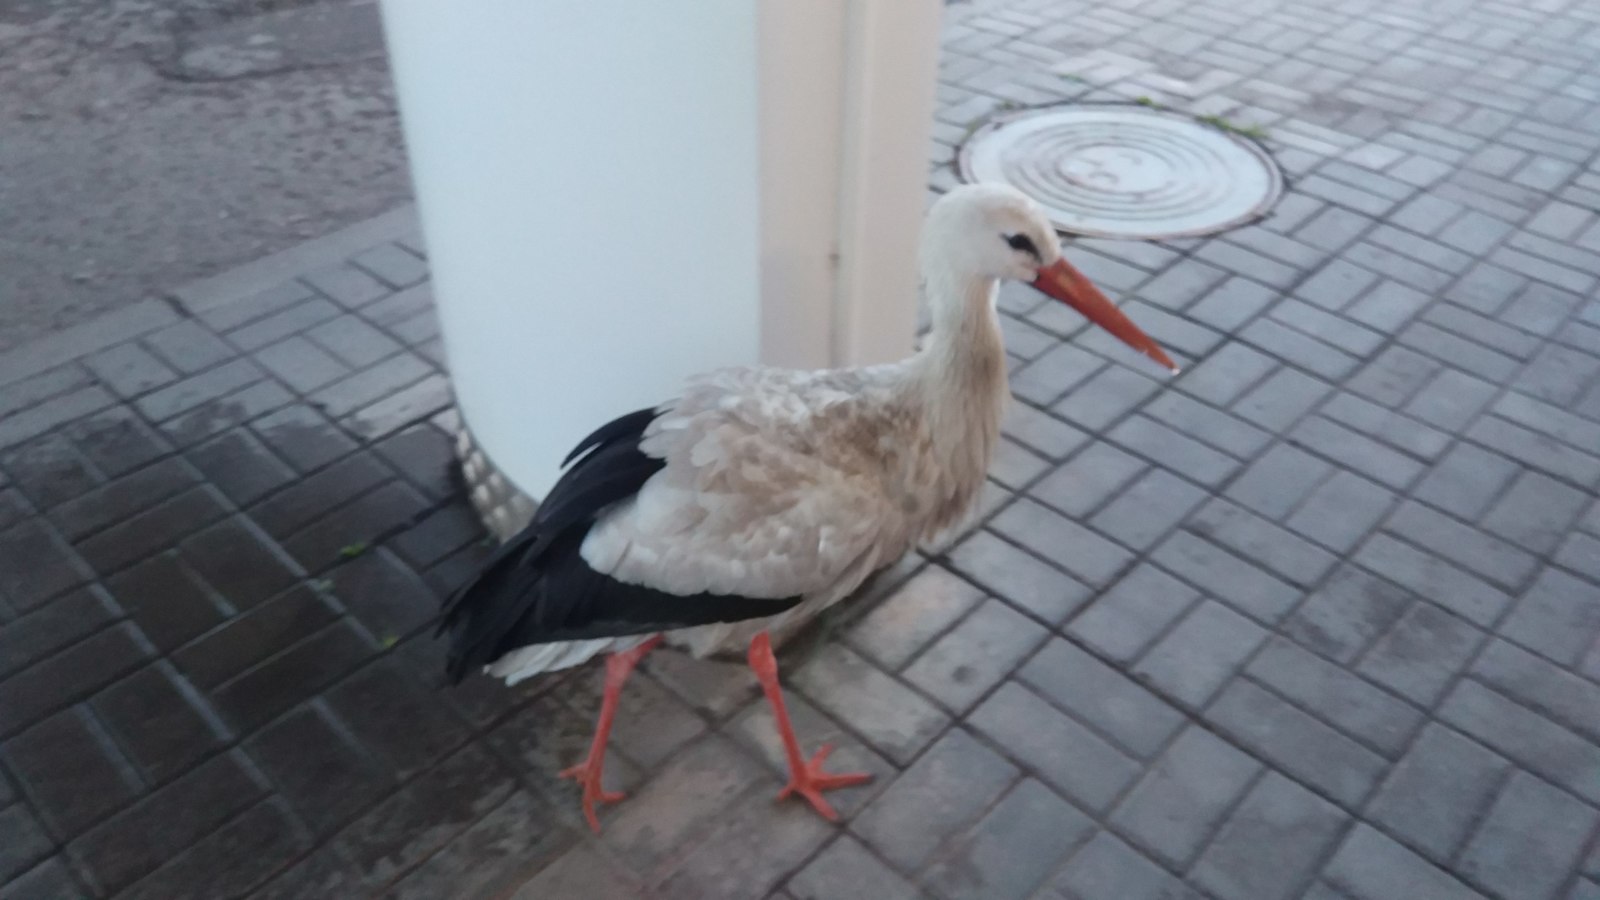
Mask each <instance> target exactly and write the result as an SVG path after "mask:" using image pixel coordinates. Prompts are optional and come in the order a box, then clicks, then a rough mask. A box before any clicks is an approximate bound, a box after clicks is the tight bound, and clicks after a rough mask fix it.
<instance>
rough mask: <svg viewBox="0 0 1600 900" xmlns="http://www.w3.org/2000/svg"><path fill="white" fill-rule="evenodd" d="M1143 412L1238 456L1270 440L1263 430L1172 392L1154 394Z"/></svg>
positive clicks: (1251, 451)
mask: <svg viewBox="0 0 1600 900" xmlns="http://www.w3.org/2000/svg"><path fill="white" fill-rule="evenodd" d="M1143 412H1144V413H1145V414H1146V415H1148V416H1150V417H1152V418H1154V419H1157V420H1159V421H1161V422H1163V423H1165V424H1167V425H1170V426H1171V427H1173V428H1176V429H1177V430H1179V431H1181V432H1183V433H1184V434H1187V435H1189V436H1190V437H1193V438H1196V439H1198V440H1200V441H1204V442H1205V443H1207V444H1210V445H1211V446H1213V447H1216V448H1217V449H1219V450H1222V451H1224V452H1226V453H1229V454H1232V455H1233V456H1236V457H1239V458H1240V459H1245V458H1248V457H1250V456H1254V455H1255V454H1256V453H1257V452H1258V451H1259V450H1260V449H1261V448H1262V447H1264V446H1266V445H1267V443H1268V442H1269V441H1270V440H1271V436H1270V435H1268V434H1267V433H1266V432H1265V431H1262V430H1261V429H1259V428H1256V427H1255V426H1253V425H1248V424H1246V423H1244V422H1243V421H1241V420H1239V419H1236V418H1234V417H1233V416H1230V415H1228V414H1227V413H1225V412H1223V411H1222V410H1220V409H1216V408H1215V407H1212V406H1207V405H1206V404H1204V403H1201V402H1199V401H1197V400H1191V399H1189V398H1188V397H1186V396H1184V395H1183V394H1180V393H1176V392H1173V391H1166V392H1163V393H1161V394H1159V395H1157V396H1156V397H1155V398H1154V399H1152V400H1151V401H1150V402H1149V403H1147V404H1145V407H1144V409H1143Z"/></svg>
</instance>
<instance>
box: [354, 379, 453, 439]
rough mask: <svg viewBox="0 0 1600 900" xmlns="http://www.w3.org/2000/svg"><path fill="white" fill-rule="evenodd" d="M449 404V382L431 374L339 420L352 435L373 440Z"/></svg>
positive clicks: (430, 414)
mask: <svg viewBox="0 0 1600 900" xmlns="http://www.w3.org/2000/svg"><path fill="white" fill-rule="evenodd" d="M450 403H451V392H450V383H449V381H448V380H447V379H446V378H445V377H444V376H443V375H441V374H439V373H434V374H431V375H429V376H427V377H425V378H423V379H422V380H421V381H418V382H416V383H415V384H412V385H411V386H409V387H406V388H402V389H401V390H399V391H396V392H394V393H393V394H390V395H388V396H387V397H384V398H383V399H381V400H378V401H376V402H374V403H371V404H369V405H367V406H364V407H362V408H361V409H358V410H356V411H355V412H353V413H351V414H350V415H349V416H347V417H345V418H344V419H341V420H340V423H341V424H343V425H344V426H345V427H346V428H348V429H349V430H350V431H352V432H354V433H355V434H357V435H360V436H361V437H363V438H366V439H368V440H372V439H376V438H378V437H381V436H383V435H386V434H391V433H393V432H395V431H397V430H399V429H400V428H403V427H405V426H407V425H411V424H413V423H415V422H419V421H421V420H423V419H426V418H428V417H429V416H432V415H433V414H435V413H437V412H439V411H440V410H442V409H444V408H446V407H447V406H449V405H450Z"/></svg>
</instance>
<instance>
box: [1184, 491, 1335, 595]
mask: <svg viewBox="0 0 1600 900" xmlns="http://www.w3.org/2000/svg"><path fill="white" fill-rule="evenodd" d="M1189 528H1190V530H1191V531H1194V532H1195V533H1197V534H1199V535H1201V536H1202V537H1205V538H1207V539H1209V540H1212V541H1215V542H1216V543H1219V544H1221V545H1222V546H1224V547H1226V548H1228V549H1229V550H1232V551H1233V552H1234V553H1236V554H1238V555H1240V556H1243V557H1245V558H1247V559H1251V560H1254V561H1256V562H1259V563H1261V564H1262V565H1264V566H1266V567H1267V568H1268V569H1271V570H1272V571H1273V572H1275V573H1276V574H1278V575H1280V576H1282V577H1283V578H1284V579H1286V580H1288V581H1289V582H1291V583H1293V584H1299V585H1309V584H1311V583H1313V582H1315V581H1316V580H1317V579H1318V578H1320V577H1321V576H1322V575H1323V574H1324V573H1325V572H1327V571H1328V569H1330V568H1332V567H1333V564H1334V561H1335V560H1334V558H1333V556H1331V555H1330V554H1328V553H1326V552H1325V551H1323V550H1321V549H1319V548H1317V547H1315V546H1313V545H1312V544H1310V543H1308V542H1307V541H1305V540H1303V539H1301V538H1299V537H1297V536H1295V535H1294V534H1291V533H1290V532H1288V531H1286V530H1284V529H1282V528H1279V527H1278V526H1276V525H1273V524H1272V523H1270V522H1268V521H1266V520H1265V519H1262V518H1260V517H1259V516H1256V515H1255V514H1253V513H1251V512H1249V511H1247V510H1245V509H1243V508H1241V507H1238V506H1235V505H1233V504H1232V503H1229V502H1227V501H1225V500H1221V499H1216V500H1212V501H1211V502H1210V503H1208V504H1206V505H1205V506H1204V507H1201V509H1200V511H1199V512H1198V513H1196V514H1195V515H1194V517H1193V518H1192V519H1191V520H1190V522H1189Z"/></svg>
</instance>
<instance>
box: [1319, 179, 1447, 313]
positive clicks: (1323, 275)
mask: <svg viewBox="0 0 1600 900" xmlns="http://www.w3.org/2000/svg"><path fill="white" fill-rule="evenodd" d="M1419 199H1420V198H1419ZM1328 214H1329V215H1337V216H1341V217H1344V216H1352V214H1351V213H1349V212H1347V211H1345V210H1341V209H1339V208H1338V207H1329V208H1328ZM1369 225H1370V222H1368V221H1367V220H1365V219H1360V220H1359V221H1356V222H1353V223H1352V226H1353V227H1355V228H1356V229H1357V230H1358V231H1359V230H1365V229H1366V228H1367V227H1368V226H1369ZM1354 236H1355V234H1354V232H1352V233H1351V234H1350V235H1349V236H1347V237H1344V239H1343V241H1342V242H1340V240H1339V238H1338V237H1334V238H1333V241H1335V242H1340V243H1347V242H1348V241H1349V240H1350V239H1352V238H1353V237H1354ZM1300 238H1301V239H1302V240H1307V241H1310V240H1311V238H1310V237H1309V236H1308V233H1307V232H1306V231H1305V230H1304V229H1302V231H1301V233H1300ZM1325 249H1329V250H1333V249H1335V247H1333V246H1327V247H1325ZM1377 281H1378V276H1377V275H1375V274H1373V273H1372V272H1369V271H1367V270H1366V269H1363V268H1361V267H1360V266H1356V265H1353V264H1351V263H1349V262H1346V261H1344V260H1341V259H1331V260H1329V261H1328V262H1327V264H1325V265H1324V266H1322V268H1320V269H1318V270H1317V271H1316V272H1315V273H1313V274H1312V276H1311V277H1310V278H1307V279H1306V280H1305V281H1304V282H1302V283H1301V284H1300V286H1299V287H1297V288H1296V289H1295V296H1297V297H1299V298H1301V299H1302V300H1307V301H1309V302H1311V303H1314V304H1316V305H1317V306H1320V307H1322V308H1323V309H1332V310H1339V309H1343V308H1345V307H1346V306H1348V305H1350V303H1351V301H1353V300H1355V299H1356V298H1357V297H1359V296H1361V295H1362V294H1364V293H1366V292H1367V290H1369V289H1370V288H1371V287H1372V286H1373V285H1374V284H1376V283H1377Z"/></svg>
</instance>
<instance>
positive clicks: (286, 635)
mask: <svg viewBox="0 0 1600 900" xmlns="http://www.w3.org/2000/svg"><path fill="white" fill-rule="evenodd" d="M337 615H338V613H337V612H336V610H335V609H334V608H333V607H332V606H330V605H329V604H328V603H327V601H325V600H324V599H322V598H321V597H320V596H318V595H317V594H316V593H315V592H314V591H312V590H311V589H310V588H308V587H304V586H301V587H297V588H295V589H294V590H293V591H289V592H287V593H285V594H283V595H282V596H279V597H275V598H273V599H272V600H270V601H268V602H266V603H262V604H260V605H259V606H257V607H256V608H254V609H252V610H250V611H248V612H246V613H244V614H242V615H238V616H234V617H233V618H231V619H229V620H228V622H227V624H225V625H223V626H222V627H221V628H218V629H216V630H215V631H212V632H210V633H208V634H206V635H205V636H204V637H203V638H201V639H199V640H197V641H194V642H193V643H190V644H188V645H186V646H184V647H182V648H181V649H179V650H178V651H177V652H175V653H173V654H172V660H173V662H175V663H177V665H178V667H179V668H180V669H182V670H183V672H184V674H185V675H186V676H188V678H189V679H190V680H192V681H193V682H194V683H195V684H196V685H198V686H199V687H201V688H202V689H210V688H212V687H215V686H217V685H219V684H221V683H223V682H224V681H227V680H228V679H230V678H232V677H234V676H235V675H237V674H239V673H241V672H243V671H245V670H246V669H248V668H250V667H251V666H253V665H255V664H256V663H258V662H261V661H262V660H264V659H266V658H267V657H269V656H271V655H273V654H274V653H277V652H279V651H280V650H284V649H286V648H288V647H290V646H292V645H293V644H294V643H296V642H297V641H300V640H302V639H304V638H306V637H309V636H310V635H312V634H313V633H315V632H316V631H318V630H319V629H321V628H322V627H323V626H325V625H327V624H328V623H329V622H332V621H333V620H334V619H335V618H336V617H337Z"/></svg>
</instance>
